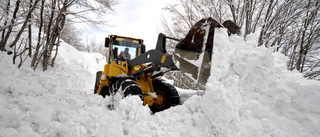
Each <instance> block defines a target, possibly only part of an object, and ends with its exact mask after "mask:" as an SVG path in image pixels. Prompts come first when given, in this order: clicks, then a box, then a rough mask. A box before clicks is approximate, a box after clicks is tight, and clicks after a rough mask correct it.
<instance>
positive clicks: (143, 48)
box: [141, 44, 146, 54]
mask: <svg viewBox="0 0 320 137" xmlns="http://www.w3.org/2000/svg"><path fill="white" fill-rule="evenodd" d="M145 52H146V45H144V44H142V46H141V54H143V53H145Z"/></svg>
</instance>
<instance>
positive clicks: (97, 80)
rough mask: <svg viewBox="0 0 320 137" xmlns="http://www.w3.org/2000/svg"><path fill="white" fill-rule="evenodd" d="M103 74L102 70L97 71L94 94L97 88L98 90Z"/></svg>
mask: <svg viewBox="0 0 320 137" xmlns="http://www.w3.org/2000/svg"><path fill="white" fill-rule="evenodd" d="M101 75H102V71H98V72H97V73H96V82H95V84H94V94H96V93H97V90H98V88H99V82H100V77H101Z"/></svg>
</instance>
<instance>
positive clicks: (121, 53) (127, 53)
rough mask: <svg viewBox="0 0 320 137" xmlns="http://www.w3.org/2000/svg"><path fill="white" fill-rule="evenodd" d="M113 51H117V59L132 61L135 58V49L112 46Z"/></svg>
mask: <svg viewBox="0 0 320 137" xmlns="http://www.w3.org/2000/svg"><path fill="white" fill-rule="evenodd" d="M113 49H117V50H118V53H115V54H118V55H117V56H118V58H119V59H128V60H131V59H134V58H135V57H136V47H127V46H120V45H113Z"/></svg>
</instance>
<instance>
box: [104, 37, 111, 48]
mask: <svg viewBox="0 0 320 137" xmlns="http://www.w3.org/2000/svg"><path fill="white" fill-rule="evenodd" d="M109 43H110V39H109V38H106V39H105V41H104V47H109Z"/></svg>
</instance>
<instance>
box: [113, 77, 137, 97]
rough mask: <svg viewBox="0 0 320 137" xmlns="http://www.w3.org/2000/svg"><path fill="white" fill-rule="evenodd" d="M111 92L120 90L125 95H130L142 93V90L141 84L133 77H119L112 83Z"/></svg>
mask: <svg viewBox="0 0 320 137" xmlns="http://www.w3.org/2000/svg"><path fill="white" fill-rule="evenodd" d="M111 92H119V93H120V94H121V95H122V96H123V97H126V96H128V95H140V96H141V97H142V90H141V88H140V86H139V85H138V84H137V83H136V82H135V81H133V80H131V79H118V80H116V81H115V82H113V83H112V85H111Z"/></svg>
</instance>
